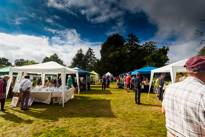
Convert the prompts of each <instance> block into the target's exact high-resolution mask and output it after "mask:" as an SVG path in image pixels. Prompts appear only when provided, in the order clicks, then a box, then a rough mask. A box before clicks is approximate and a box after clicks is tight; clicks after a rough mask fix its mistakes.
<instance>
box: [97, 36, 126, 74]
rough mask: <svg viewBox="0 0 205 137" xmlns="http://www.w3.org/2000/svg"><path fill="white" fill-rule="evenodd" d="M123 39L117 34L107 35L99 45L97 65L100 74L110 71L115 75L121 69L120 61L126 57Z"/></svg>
mask: <svg viewBox="0 0 205 137" xmlns="http://www.w3.org/2000/svg"><path fill="white" fill-rule="evenodd" d="M124 43H125V39H124V38H123V37H122V36H121V35H119V34H113V35H112V36H109V37H108V38H107V40H106V41H105V42H104V43H103V44H102V46H101V50H100V53H101V60H100V64H99V65H98V67H100V68H99V71H98V73H100V75H102V74H103V73H105V72H108V71H110V72H111V73H112V74H114V75H117V74H119V73H120V72H121V71H122V67H123V66H122V63H123V62H122V61H123V60H124V59H125V58H126V49H125V48H124Z"/></svg>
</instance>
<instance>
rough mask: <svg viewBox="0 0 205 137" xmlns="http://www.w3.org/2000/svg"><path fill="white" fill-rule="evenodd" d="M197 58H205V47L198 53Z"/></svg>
mask: <svg viewBox="0 0 205 137" xmlns="http://www.w3.org/2000/svg"><path fill="white" fill-rule="evenodd" d="M197 56H205V46H204V47H203V48H202V49H201V50H200V51H199V52H198V53H197Z"/></svg>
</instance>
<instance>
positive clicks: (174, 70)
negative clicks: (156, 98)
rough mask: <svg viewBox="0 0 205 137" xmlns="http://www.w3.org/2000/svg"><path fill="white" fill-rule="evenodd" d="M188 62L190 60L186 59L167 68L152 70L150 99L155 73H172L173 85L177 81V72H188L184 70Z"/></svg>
mask: <svg viewBox="0 0 205 137" xmlns="http://www.w3.org/2000/svg"><path fill="white" fill-rule="evenodd" d="M187 60H188V59H184V60H181V61H178V62H175V63H172V64H169V65H167V66H164V67H161V68H158V69H154V70H152V71H151V75H150V85H149V91H148V97H149V93H150V89H151V85H152V80H153V76H154V73H166V72H170V74H171V80H172V83H174V82H175V80H176V73H177V72H186V68H184V65H185V63H186V62H187Z"/></svg>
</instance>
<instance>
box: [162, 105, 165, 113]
mask: <svg viewBox="0 0 205 137" xmlns="http://www.w3.org/2000/svg"><path fill="white" fill-rule="evenodd" d="M162 114H165V109H164V107H163V106H162Z"/></svg>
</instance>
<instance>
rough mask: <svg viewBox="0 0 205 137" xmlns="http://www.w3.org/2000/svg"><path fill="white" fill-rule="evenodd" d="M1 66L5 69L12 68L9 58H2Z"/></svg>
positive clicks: (0, 59)
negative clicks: (5, 67)
mask: <svg viewBox="0 0 205 137" xmlns="http://www.w3.org/2000/svg"><path fill="white" fill-rule="evenodd" d="M0 65H1V66H2V67H4V66H12V64H11V62H9V60H8V59H7V58H4V57H2V58H0Z"/></svg>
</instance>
